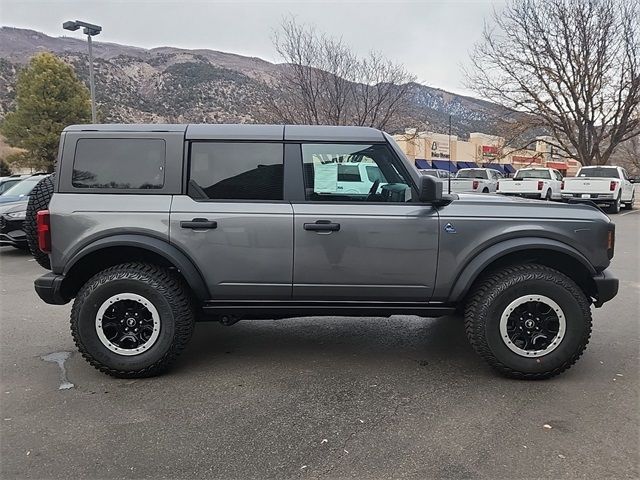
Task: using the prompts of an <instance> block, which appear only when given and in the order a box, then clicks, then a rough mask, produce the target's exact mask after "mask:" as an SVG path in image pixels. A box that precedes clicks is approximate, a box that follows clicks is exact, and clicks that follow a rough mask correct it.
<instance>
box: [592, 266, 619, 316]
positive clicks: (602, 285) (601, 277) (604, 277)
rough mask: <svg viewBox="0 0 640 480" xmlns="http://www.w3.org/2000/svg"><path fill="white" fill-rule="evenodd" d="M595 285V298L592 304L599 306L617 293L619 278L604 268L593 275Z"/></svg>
mask: <svg viewBox="0 0 640 480" xmlns="http://www.w3.org/2000/svg"><path fill="white" fill-rule="evenodd" d="M593 282H594V283H595V285H596V299H595V302H593V304H594V305H595V306H596V307H601V306H602V305H603V304H604V303H605V302H608V301H609V300H611V299H612V298H613V297H615V296H616V295H617V294H618V286H619V283H620V282H619V280H618V279H617V278H616V277H614V276H613V275H612V274H611V272H609V271H607V270H604V271H602V272H601V273H599V274H598V275H595V276H594V277H593Z"/></svg>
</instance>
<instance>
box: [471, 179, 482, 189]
mask: <svg viewBox="0 0 640 480" xmlns="http://www.w3.org/2000/svg"><path fill="white" fill-rule="evenodd" d="M478 185H480V182H478V180H474V181H473V189H474V190H477V189H478Z"/></svg>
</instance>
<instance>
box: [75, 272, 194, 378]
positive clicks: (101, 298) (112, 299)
mask: <svg viewBox="0 0 640 480" xmlns="http://www.w3.org/2000/svg"><path fill="white" fill-rule="evenodd" d="M193 325H194V309H193V304H192V300H191V295H190V293H189V290H188V287H187V286H186V285H185V284H184V282H183V281H182V279H181V278H179V277H178V276H176V275H175V274H174V273H173V272H171V271H168V270H165V269H163V268H160V267H157V266H155V265H148V264H143V263H127V264H122V265H117V266H114V267H111V268H108V269H106V270H103V271H102V272H99V273H97V274H96V275H95V276H93V277H92V278H91V279H90V280H89V281H88V282H87V283H86V284H85V285H84V286H83V287H82V288H81V289H80V292H79V293H78V296H77V297H76V300H75V302H74V304H73V308H72V310H71V333H72V335H73V339H74V340H75V342H76V345H77V347H78V350H79V351H80V353H82V356H83V357H84V358H85V359H86V360H87V361H88V362H89V363H90V364H91V365H93V366H94V367H95V368H97V369H98V370H100V371H102V372H104V373H106V374H108V375H112V376H114V377H124V378H134V377H150V376H154V375H158V374H160V373H162V372H164V371H165V370H167V369H168V368H169V367H170V366H171V365H172V364H173V362H174V361H175V360H176V358H177V357H178V355H179V354H180V352H181V351H182V350H183V349H184V347H185V346H186V345H187V343H188V342H189V339H190V338H191V334H192V332H193Z"/></svg>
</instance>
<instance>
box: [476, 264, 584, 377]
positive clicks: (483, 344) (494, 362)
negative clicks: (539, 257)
mask: <svg viewBox="0 0 640 480" xmlns="http://www.w3.org/2000/svg"><path fill="white" fill-rule="evenodd" d="M465 328H466V331H467V336H468V338H469V341H470V342H471V345H473V347H474V349H475V350H476V352H478V354H480V356H481V357H482V358H484V360H485V361H487V363H489V365H491V366H492V367H493V368H494V369H496V370H497V371H498V372H500V373H502V374H503V375H506V376H508V377H512V378H519V379H531V380H536V379H544V378H549V377H553V376H554V375H558V374H559V373H561V372H563V371H565V370H567V369H568V368H570V367H571V366H572V365H573V364H574V363H575V362H576V361H577V360H578V358H579V357H580V355H582V352H583V351H584V349H585V348H586V345H587V343H588V342H589V337H590V335H591V310H590V303H589V301H588V299H587V297H586V296H585V294H584V293H583V292H582V290H581V289H580V287H578V285H576V283H575V282H574V281H573V280H571V279H570V278H568V277H567V276H566V275H564V274H562V273H560V272H558V271H556V270H554V269H552V268H549V267H546V266H542V265H522V266H513V267H508V268H505V269H503V270H500V271H497V272H494V273H492V274H490V275H489V276H487V277H486V278H484V279H483V280H481V281H480V282H479V283H478V284H477V285H476V287H475V289H474V291H473V292H472V294H471V297H470V300H469V302H468V304H467V307H466V309H465Z"/></svg>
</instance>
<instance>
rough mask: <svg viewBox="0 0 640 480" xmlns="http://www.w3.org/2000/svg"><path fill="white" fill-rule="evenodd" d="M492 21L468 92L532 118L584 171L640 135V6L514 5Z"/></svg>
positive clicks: (598, 0) (515, 0) (592, 2)
mask: <svg viewBox="0 0 640 480" xmlns="http://www.w3.org/2000/svg"><path fill="white" fill-rule="evenodd" d="M493 19H494V23H495V25H494V26H493V27H488V26H486V27H485V31H484V34H483V39H482V41H481V42H480V43H478V44H477V45H476V47H475V49H474V51H473V53H472V55H471V61H472V65H473V67H472V69H471V71H470V72H467V83H468V86H469V87H471V88H472V89H474V90H475V91H476V92H478V93H479V94H480V95H481V96H483V97H485V98H486V99H487V100H490V101H492V102H494V103H498V104H500V105H502V106H504V107H506V108H509V109H513V110H516V111H518V112H524V113H528V114H531V115H532V118H534V119H535V120H532V121H533V122H534V123H538V124H537V125H536V128H539V127H544V128H545V129H547V131H549V132H550V133H551V136H552V137H553V141H551V142H549V143H551V144H552V145H553V146H554V147H555V149H556V151H557V152H558V153H559V154H561V155H565V156H573V157H574V158H577V159H578V160H579V161H580V162H581V163H582V164H583V165H592V164H597V165H600V164H605V163H607V162H608V161H609V158H610V157H611V155H612V153H613V152H614V150H615V149H616V147H617V146H618V145H619V144H620V143H622V142H624V141H625V140H628V139H630V138H632V137H634V136H636V135H638V134H640V119H639V117H638V115H637V111H638V108H640V0H626V1H616V0H511V2H510V3H508V4H507V6H506V7H505V9H504V10H502V11H496V12H494V16H493Z"/></svg>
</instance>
